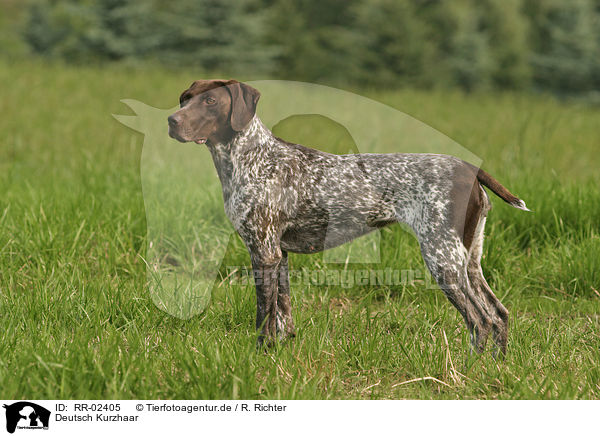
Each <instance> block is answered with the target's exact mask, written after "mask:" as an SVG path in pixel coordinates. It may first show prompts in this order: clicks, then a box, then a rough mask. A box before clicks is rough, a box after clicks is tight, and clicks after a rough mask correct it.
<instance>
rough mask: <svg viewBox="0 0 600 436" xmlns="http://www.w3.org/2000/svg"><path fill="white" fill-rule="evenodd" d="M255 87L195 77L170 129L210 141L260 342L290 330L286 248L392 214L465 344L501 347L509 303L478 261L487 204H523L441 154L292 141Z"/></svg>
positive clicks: (348, 233)
mask: <svg viewBox="0 0 600 436" xmlns="http://www.w3.org/2000/svg"><path fill="white" fill-rule="evenodd" d="M259 97H260V93H259V92H258V91H257V90H256V89H254V88H252V87H250V86H248V85H246V84H243V83H239V82H237V81H235V80H199V81H196V82H194V83H192V85H191V86H190V87H189V88H188V89H187V90H185V91H184V92H183V93H182V94H181V97H180V99H179V100H180V105H181V108H180V109H179V110H178V111H176V112H175V113H174V114H172V115H171V116H170V117H169V119H168V121H169V135H170V136H171V137H173V138H175V139H177V140H178V141H181V142H189V141H194V142H195V143H197V144H206V145H207V147H208V149H209V150H210V152H211V154H212V158H213V161H214V164H215V167H216V169H217V173H218V176H219V179H220V181H221V184H222V188H223V200H224V203H225V212H226V214H227V216H228V217H229V219H230V220H231V222H232V224H233V226H234V227H235V229H236V230H237V232H238V233H239V235H240V236H241V237H242V239H243V240H244V242H245V244H246V246H247V248H248V251H249V253H250V258H251V261H252V268H253V270H254V278H255V284H256V299H257V311H256V328H257V329H259V330H260V335H259V345H260V344H262V343H263V342H265V343H271V342H273V341H275V340H276V339H277V337H279V338H283V337H286V336H294V332H295V329H294V323H293V320H292V312H291V300H290V288H289V280H288V260H287V253H288V252H292V253H316V252H319V251H322V250H325V249H328V248H332V247H335V246H338V245H340V244H343V243H345V242H347V241H350V240H352V239H354V238H357V237H359V236H361V235H364V234H366V233H368V232H371V231H373V230H375V229H377V228H380V227H383V226H386V225H388V224H391V223H394V222H402V223H406V224H407V225H409V226H410V227H411V228H412V229H413V230H414V232H415V234H416V236H417V238H418V240H419V243H420V245H421V252H422V255H423V259H424V260H425V263H426V264H427V267H428V268H429V270H430V271H431V274H432V276H433V277H434V278H435V280H436V282H437V283H438V285H439V286H440V288H441V289H442V290H443V291H444V293H445V294H446V296H447V297H448V299H449V300H450V302H451V303H452V304H453V305H454V306H455V307H456V308H457V309H458V311H459V312H460V314H461V315H462V316H463V318H464V320H465V322H466V324H467V327H468V328H469V331H470V333H471V342H472V346H473V348H474V349H475V350H476V351H478V352H481V351H483V350H484V348H485V343H486V340H487V337H488V335H489V333H490V332H493V337H494V341H495V343H496V346H497V350H496V351H498V350H499V351H500V352H502V353H505V352H506V342H507V332H508V311H507V310H506V308H505V307H504V306H503V305H502V303H500V301H499V300H498V299H497V298H496V296H495V295H494V293H493V292H492V290H491V289H490V287H489V285H488V284H487V282H486V280H485V278H484V277H483V273H482V270H481V266H480V260H481V253H482V244H483V230H484V226H485V220H486V215H487V213H488V211H489V210H490V208H491V203H490V201H489V199H488V196H487V194H486V192H485V190H484V189H483V186H487V187H488V188H489V189H490V190H492V191H493V192H494V193H495V194H496V195H498V196H499V197H500V198H502V199H503V200H504V201H506V202H507V203H509V204H510V205H511V206H514V207H516V208H518V209H523V210H528V209H527V208H526V206H525V203H524V202H523V201H522V200H520V199H519V198H517V197H516V196H514V195H513V194H511V193H510V192H509V191H508V190H507V189H506V188H505V187H504V186H502V185H501V184H500V183H499V182H498V181H496V180H495V179H494V178H493V177H492V176H490V175H489V174H488V173H486V172H485V171H483V170H481V169H479V168H477V167H475V166H473V165H471V164H469V163H467V162H464V161H462V160H460V159H458V158H455V157H452V156H445V155H437V154H348V155H334V154H329V153H325V152H322V151H319V150H314V149H311V148H307V147H303V146H302V145H298V144H291V143H288V142H286V141H284V140H282V139H280V138H277V137H275V136H274V135H273V133H272V132H271V131H269V130H268V129H267V128H266V127H265V126H264V125H263V124H262V122H261V121H260V119H259V118H258V116H257V115H256V105H257V103H258V99H259Z"/></svg>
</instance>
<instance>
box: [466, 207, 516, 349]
mask: <svg viewBox="0 0 600 436" xmlns="http://www.w3.org/2000/svg"><path fill="white" fill-rule="evenodd" d="M485 221H486V218H485V215H484V214H482V215H481V217H480V219H479V222H478V223H477V227H476V230H475V235H474V238H473V242H472V245H471V248H470V250H469V262H468V266H467V274H468V276H469V280H470V282H471V285H472V286H473V288H474V290H475V291H476V292H477V293H478V294H479V295H480V296H481V299H482V300H483V301H485V303H486V305H487V308H488V313H489V314H490V317H491V319H492V329H493V334H494V342H495V344H496V347H497V349H496V351H495V352H494V356H496V355H497V354H498V351H500V353H502V354H506V344H507V341H508V310H507V309H506V307H504V306H503V305H502V303H501V302H500V300H498V298H497V297H496V296H495V295H494V292H493V291H492V289H491V288H490V286H489V285H488V283H487V281H486V280H485V277H484V276H483V271H482V269H481V255H482V252H483V232H484V227H485Z"/></svg>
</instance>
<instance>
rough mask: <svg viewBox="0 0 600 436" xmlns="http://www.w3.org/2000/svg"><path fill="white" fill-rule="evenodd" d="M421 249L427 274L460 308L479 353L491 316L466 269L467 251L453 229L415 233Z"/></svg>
mask: <svg viewBox="0 0 600 436" xmlns="http://www.w3.org/2000/svg"><path fill="white" fill-rule="evenodd" d="M418 237H419V242H420V244H421V253H422V255H423V259H424V261H425V264H426V265H427V267H428V268H429V271H430V272H431V275H432V276H433V278H434V279H435V281H436V282H437V284H438V285H439V287H440V288H441V289H442V291H443V292H444V294H445V295H446V297H447V298H448V300H450V302H451V303H452V304H453V305H454V307H456V309H457V310H458V311H459V312H460V314H461V315H462V317H463V319H464V320H465V323H466V324H467V327H468V329H469V332H470V334H471V346H472V347H473V349H474V350H475V351H476V352H478V353H481V352H482V351H483V350H484V349H485V344H486V341H487V338H488V336H489V333H490V330H491V328H492V319H491V317H490V315H489V313H488V310H487V307H486V306H487V305H486V302H485V300H484V299H482V296H481V295H480V293H478V292H477V291H476V290H475V289H474V288H473V286H472V284H471V283H470V280H469V276H468V273H467V265H468V253H467V250H466V249H465V247H464V245H463V244H462V241H461V239H460V237H459V236H458V235H457V234H456V232H454V231H453V230H448V231H447V232H444V233H443V234H440V233H437V232H429V233H427V234H421V235H418Z"/></svg>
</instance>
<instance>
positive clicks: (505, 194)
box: [477, 168, 531, 212]
mask: <svg viewBox="0 0 600 436" xmlns="http://www.w3.org/2000/svg"><path fill="white" fill-rule="evenodd" d="M477 180H479V183H481V184H482V185H484V186H487V187H488V188H490V190H491V191H492V192H493V193H494V194H496V195H497V196H498V197H500V198H501V199H502V200H504V201H506V202H507V203H508V204H510V205H511V206H512V207H516V208H517V209H521V210H526V211H528V212H531V211H530V210H529V209H527V206H526V205H525V202H524V201H523V200H521V199H520V198H519V197H517V196H516V195H514V194H512V193H511V192H510V191H509V190H508V189H506V188H505V187H504V186H502V184H501V183H500V182H499V181H498V180H496V179H494V178H493V177H492V176H491V175H490V174H489V173H487V172H485V171H483V170H482V169H481V168H479V170H478V171H477Z"/></svg>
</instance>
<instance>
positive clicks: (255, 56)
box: [24, 0, 271, 73]
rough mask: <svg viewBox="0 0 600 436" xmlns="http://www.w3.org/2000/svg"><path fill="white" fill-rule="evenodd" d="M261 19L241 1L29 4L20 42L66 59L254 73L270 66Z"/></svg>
mask: <svg viewBox="0 0 600 436" xmlns="http://www.w3.org/2000/svg"><path fill="white" fill-rule="evenodd" d="M262 21H263V19H262V15H261V14H260V13H256V12H252V11H251V10H250V4H249V2H247V1H235V0H199V1H198V0H194V1H179V2H173V3H164V2H160V1H157V0H153V1H148V2H135V1H130V0H100V1H96V2H92V1H87V0H56V1H54V2H51V3H47V2H34V3H32V5H31V8H30V15H29V21H28V24H27V26H26V27H25V30H24V36H25V38H26V40H27V41H28V42H29V44H30V46H31V47H32V49H33V50H34V51H35V52H38V53H41V54H43V55H46V56H49V57H59V58H63V59H66V60H69V61H76V62H84V61H89V60H97V61H102V60H122V59H158V60H160V61H162V62H166V63H173V64H177V65H181V64H184V65H194V66H201V67H202V68H203V69H205V70H221V71H223V70H230V71H233V72H241V71H246V70H247V69H248V68H251V69H252V72H255V73H260V72H264V71H265V70H267V69H268V68H269V67H270V66H271V64H270V62H269V61H270V58H271V50H270V49H269V48H268V47H265V46H263V45H262V44H261V43H260V42H261V35H262V34H261V33H260V29H262V28H263V27H264V25H263V24H262Z"/></svg>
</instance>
